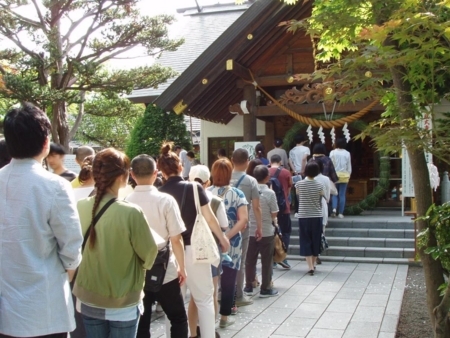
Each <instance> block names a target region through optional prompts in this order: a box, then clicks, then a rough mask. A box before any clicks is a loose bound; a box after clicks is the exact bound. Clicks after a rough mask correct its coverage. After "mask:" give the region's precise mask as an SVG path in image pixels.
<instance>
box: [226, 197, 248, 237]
mask: <svg viewBox="0 0 450 338" xmlns="http://www.w3.org/2000/svg"><path fill="white" fill-rule="evenodd" d="M237 216H238V221H237V222H236V224H235V225H234V227H233V228H231V229H229V230H228V231H227V232H226V233H225V235H226V236H227V238H228V239H231V238H233V237H234V236H236V234H237V233H239V232H240V231H242V230H243V229H244V228H245V226H246V225H247V222H248V209H247V206H246V205H241V206H240V207H238V209H237Z"/></svg>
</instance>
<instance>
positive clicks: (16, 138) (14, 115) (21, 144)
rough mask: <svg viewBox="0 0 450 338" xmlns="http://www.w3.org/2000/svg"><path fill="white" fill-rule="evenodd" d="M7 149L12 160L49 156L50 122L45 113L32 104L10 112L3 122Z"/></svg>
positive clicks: (26, 104)
mask: <svg viewBox="0 0 450 338" xmlns="http://www.w3.org/2000/svg"><path fill="white" fill-rule="evenodd" d="M3 130H4V134H5V140H6V147H7V149H8V152H9V154H10V155H11V157H12V158H18V159H23V158H33V157H36V156H40V155H42V158H44V157H45V156H47V154H48V150H49V143H50V142H49V135H50V132H51V124H50V121H49V119H48V117H47V115H45V113H44V112H43V111H42V110H40V109H39V108H37V107H35V106H33V105H32V104H29V103H25V104H23V105H22V107H20V108H14V109H12V110H10V111H9V112H8V113H7V114H6V116H5V119H4V120H3Z"/></svg>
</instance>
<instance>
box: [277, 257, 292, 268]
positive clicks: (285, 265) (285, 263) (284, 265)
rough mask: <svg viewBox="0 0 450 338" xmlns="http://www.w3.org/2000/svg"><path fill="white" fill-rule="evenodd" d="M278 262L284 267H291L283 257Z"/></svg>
mask: <svg viewBox="0 0 450 338" xmlns="http://www.w3.org/2000/svg"><path fill="white" fill-rule="evenodd" d="M278 264H280V265H281V266H282V267H283V268H285V269H290V268H291V266H290V265H289V263H288V261H287V259H285V260H284V261H282V262H280V263H278Z"/></svg>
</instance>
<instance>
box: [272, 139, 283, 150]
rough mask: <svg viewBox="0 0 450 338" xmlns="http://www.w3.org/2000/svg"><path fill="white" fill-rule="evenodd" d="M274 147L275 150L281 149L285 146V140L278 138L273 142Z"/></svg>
mask: <svg viewBox="0 0 450 338" xmlns="http://www.w3.org/2000/svg"><path fill="white" fill-rule="evenodd" d="M273 145H274V146H275V148H280V147H281V146H282V145H283V140H282V139H281V138H279V137H277V138H275V140H274V141H273Z"/></svg>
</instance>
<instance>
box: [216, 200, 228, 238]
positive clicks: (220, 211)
mask: <svg viewBox="0 0 450 338" xmlns="http://www.w3.org/2000/svg"><path fill="white" fill-rule="evenodd" d="M216 217H217V221H218V222H219V226H220V228H221V229H222V231H225V230H227V229H228V217H227V212H226V210H225V204H224V203H223V201H222V202H220V204H219V207H218V208H217V211H216Z"/></svg>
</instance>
